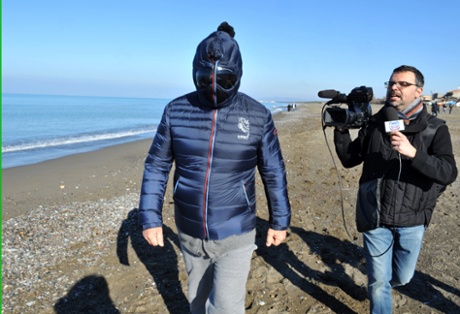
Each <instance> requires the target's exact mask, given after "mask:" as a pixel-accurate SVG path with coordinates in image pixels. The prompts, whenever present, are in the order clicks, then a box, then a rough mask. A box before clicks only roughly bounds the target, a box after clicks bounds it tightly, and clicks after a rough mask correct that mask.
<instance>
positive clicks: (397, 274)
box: [363, 225, 425, 314]
mask: <svg viewBox="0 0 460 314" xmlns="http://www.w3.org/2000/svg"><path fill="white" fill-rule="evenodd" d="M393 233H394V234H393ZM424 233H425V226H423V225H421V226H415V227H396V228H395V229H394V230H393V228H387V227H380V228H377V229H374V230H371V231H366V232H364V233H363V241H364V251H365V255H366V264H367V276H368V290H369V291H368V292H369V300H370V303H371V313H379V314H384V313H391V312H392V298H391V288H392V287H395V286H401V285H405V284H407V283H408V282H409V281H410V280H411V279H412V277H413V276H414V272H415V266H416V265H417V259H418V256H419V253H420V249H421V247H422V240H423V234H424ZM393 236H394V239H393ZM393 240H394V242H393V243H392V241H393ZM387 250H388V251H387Z"/></svg>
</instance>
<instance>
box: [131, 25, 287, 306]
mask: <svg viewBox="0 0 460 314" xmlns="http://www.w3.org/2000/svg"><path fill="white" fill-rule="evenodd" d="M234 35H235V32H234V30H233V27H231V26H230V25H228V24H227V23H226V22H224V23H222V24H221V25H220V26H219V28H218V30H217V31H216V32H213V33H212V34H211V35H209V36H208V37H207V38H206V39H204V40H203V41H202V42H201V43H200V44H199V45H198V47H197V50H196V54H195V58H194V60H193V81H194V83H195V86H196V89H197V90H196V91H195V92H192V93H190V94H187V95H184V96H182V97H179V98H176V99H175V100H173V101H172V102H171V103H169V104H168V105H167V106H166V108H165V110H164V113H163V117H162V119H161V122H160V124H159V126H158V129H157V133H156V135H155V138H154V140H153V144H152V146H151V148H150V151H149V154H148V157H147V159H146V162H145V170H144V176H143V182H142V190H141V199H140V205H139V223H140V224H141V225H142V227H143V230H144V231H143V235H144V237H145V239H146V240H147V241H148V243H149V244H151V245H153V246H157V245H159V246H163V232H162V215H161V213H162V207H163V198H164V194H165V189H166V186H167V182H168V176H169V172H170V170H171V166H172V164H173V162H175V167H176V169H175V173H174V204H175V221H176V225H177V228H178V232H179V239H180V243H181V249H182V253H183V256H184V260H185V265H186V269H187V273H188V277H189V278H188V299H189V302H190V310H191V312H192V313H232V314H234V313H244V305H245V304H244V303H245V295H246V281H247V276H248V273H249V270H250V261H251V256H252V253H253V251H254V250H255V249H256V246H255V226H256V189H255V173H256V168H257V169H258V171H259V173H260V175H261V177H262V181H263V183H264V188H265V192H266V196H267V200H268V207H269V214H270V219H269V224H270V228H269V230H268V234H267V240H266V245H267V246H270V245H272V244H273V245H279V244H280V243H281V242H282V241H283V240H284V239H285V238H286V229H287V228H288V226H289V223H290V217H291V209H290V205H289V199H288V193H287V182H286V173H285V167H284V161H283V157H282V154H281V149H280V144H279V141H278V136H277V130H276V128H275V125H274V123H273V119H272V115H271V113H270V111H269V110H268V109H267V108H266V107H265V106H263V105H262V104H260V103H258V102H257V101H255V100H254V99H252V98H250V97H249V96H247V95H245V94H243V93H240V92H238V89H239V86H240V82H241V76H242V74H243V70H242V59H241V54H240V50H239V47H238V43H237V42H236V41H235V39H234Z"/></svg>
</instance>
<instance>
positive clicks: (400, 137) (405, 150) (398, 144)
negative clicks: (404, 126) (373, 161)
mask: <svg viewBox="0 0 460 314" xmlns="http://www.w3.org/2000/svg"><path fill="white" fill-rule="evenodd" d="M390 137H391V147H393V149H394V150H395V151H397V152H398V153H400V154H401V155H404V156H406V157H409V158H414V157H415V154H416V153H417V149H415V147H414V146H412V144H411V143H410V142H409V140H408V139H407V137H406V136H405V135H404V134H402V133H401V132H399V131H395V132H391V133H390Z"/></svg>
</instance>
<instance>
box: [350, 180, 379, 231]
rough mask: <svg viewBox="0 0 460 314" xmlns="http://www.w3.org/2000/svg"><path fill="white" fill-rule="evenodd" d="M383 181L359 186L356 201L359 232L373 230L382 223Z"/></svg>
mask: <svg viewBox="0 0 460 314" xmlns="http://www.w3.org/2000/svg"><path fill="white" fill-rule="evenodd" d="M381 183H382V179H375V180H371V181H367V182H364V183H361V184H360V185H359V190H358V196H357V201H356V226H357V229H358V231H359V232H364V231H368V230H373V229H375V228H377V227H378V226H379V223H380V211H381V204H380V190H381V189H380V187H381Z"/></svg>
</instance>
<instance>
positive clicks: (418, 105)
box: [334, 66, 457, 313]
mask: <svg viewBox="0 0 460 314" xmlns="http://www.w3.org/2000/svg"><path fill="white" fill-rule="evenodd" d="M386 84H387V95H386V96H387V99H386V103H385V106H384V107H383V108H382V109H381V110H380V111H379V112H378V113H376V114H375V115H374V116H372V117H371V118H370V120H369V123H368V124H367V125H366V126H364V127H362V128H361V129H360V130H359V133H358V136H357V138H356V139H355V140H353V141H352V140H351V137H350V132H349V131H348V129H346V128H336V129H335V131H334V143H335V147H336V152H337V155H338V156H339V158H340V160H341V162H342V164H343V166H344V167H346V168H351V167H354V166H357V165H359V164H361V163H363V170H362V175H361V178H360V180H359V191H358V196H357V204H356V223H357V228H358V231H359V232H363V242H364V251H365V256H366V266H367V275H368V293H369V299H370V306H371V308H370V310H371V313H391V312H392V297H391V288H392V287H395V286H400V285H404V284H407V283H408V282H409V281H410V280H411V279H412V277H413V275H414V272H415V267H416V264H417V259H418V256H419V253H420V249H421V246H422V240H423V235H424V232H425V228H427V227H428V225H429V223H430V220H431V216H432V213H433V210H434V208H435V206H436V201H437V197H438V196H439V195H440V193H441V192H442V191H443V190H444V188H445V186H446V185H448V184H451V183H452V182H454V181H455V179H456V177H457V168H456V164H455V159H454V155H453V152H452V143H451V139H450V133H449V130H448V127H447V125H446V124H445V122H444V121H443V120H440V119H439V118H437V117H434V116H432V115H431V114H429V113H428V111H427V108H426V106H425V105H424V104H423V101H422V99H421V98H420V96H421V95H422V91H423V85H424V78H423V75H422V73H421V72H420V71H419V70H417V69H416V68H414V67H412V66H400V67H398V68H396V69H395V70H394V71H393V73H392V75H391V77H390V80H389V81H388V82H387V83H386ZM395 109H396V112H395ZM391 111H393V113H394V115H395V114H397V115H398V116H399V118H400V119H401V120H404V124H405V130H402V131H392V132H391V133H389V134H387V133H386V131H385V127H384V122H385V121H389V120H395V119H394V118H392V114H391V113H390V112H391Z"/></svg>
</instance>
